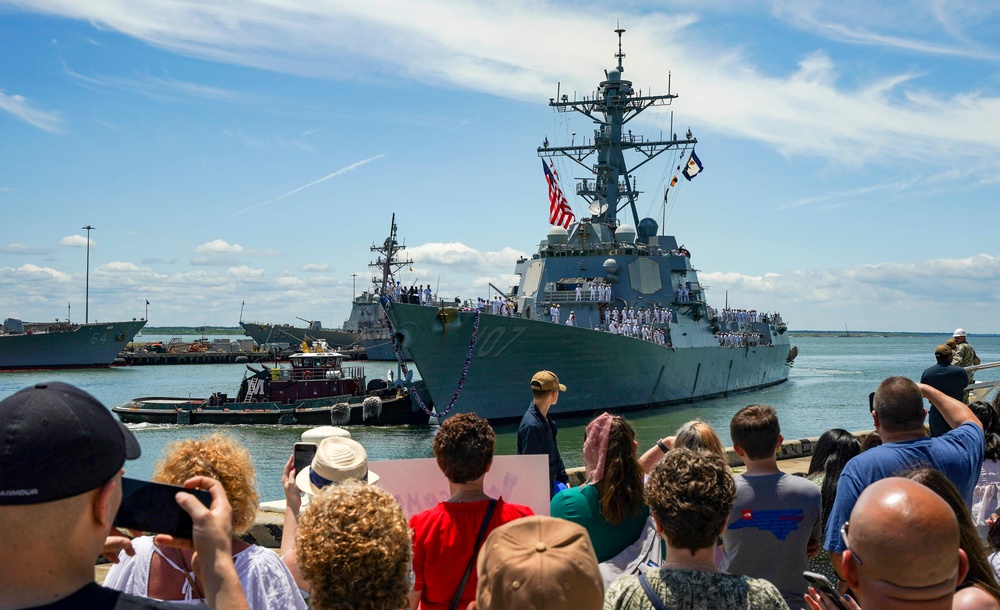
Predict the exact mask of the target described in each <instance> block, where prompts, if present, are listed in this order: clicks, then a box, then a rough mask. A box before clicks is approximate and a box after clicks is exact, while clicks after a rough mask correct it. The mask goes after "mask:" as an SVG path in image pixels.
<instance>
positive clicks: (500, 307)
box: [476, 296, 517, 316]
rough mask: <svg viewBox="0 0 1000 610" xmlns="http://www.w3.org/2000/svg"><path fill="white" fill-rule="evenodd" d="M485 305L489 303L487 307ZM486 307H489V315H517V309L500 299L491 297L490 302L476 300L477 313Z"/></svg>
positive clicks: (481, 299) (479, 298) (478, 298)
mask: <svg viewBox="0 0 1000 610" xmlns="http://www.w3.org/2000/svg"><path fill="white" fill-rule="evenodd" d="M487 303H489V305H487ZM487 307H489V309H490V313H492V314H493V315H495V316H509V315H511V314H512V313H517V307H516V306H515V304H514V303H513V302H511V301H508V300H507V299H503V298H500V297H499V296H495V297H493V300H492V301H487V300H486V299H484V298H482V297H477V298H476V310H477V311H483V310H485V309H486V308H487Z"/></svg>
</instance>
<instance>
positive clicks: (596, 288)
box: [574, 282, 611, 302]
mask: <svg viewBox="0 0 1000 610" xmlns="http://www.w3.org/2000/svg"><path fill="white" fill-rule="evenodd" d="M583 294H584V293H583V284H577V285H576V290H575V295H574V296H576V300H577V301H582V300H583ZM589 294H590V297H589V298H588V299H587V300H588V301H603V302H608V301H610V300H611V284H604V283H596V282H591V283H590V288H589Z"/></svg>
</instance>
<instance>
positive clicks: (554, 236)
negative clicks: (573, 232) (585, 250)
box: [548, 227, 569, 246]
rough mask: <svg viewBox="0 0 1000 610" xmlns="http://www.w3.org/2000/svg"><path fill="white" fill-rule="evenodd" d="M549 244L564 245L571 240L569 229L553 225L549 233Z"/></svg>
mask: <svg viewBox="0 0 1000 610" xmlns="http://www.w3.org/2000/svg"><path fill="white" fill-rule="evenodd" d="M548 240H549V245H551V246H562V245H564V244H565V243H566V242H567V241H569V231H567V230H566V229H564V228H562V227H552V228H551V229H549V234H548Z"/></svg>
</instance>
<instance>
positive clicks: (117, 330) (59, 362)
mask: <svg viewBox="0 0 1000 610" xmlns="http://www.w3.org/2000/svg"><path fill="white" fill-rule="evenodd" d="M145 324H146V321H145V320H132V321H131V322H101V323H98V322H93V323H90V324H73V323H70V322H22V321H21V320H18V319H15V318H7V319H6V320H4V323H3V326H0V370H4V371H8V370H17V369H65V368H94V367H106V366H110V365H111V364H112V363H113V362H114V360H115V358H117V357H118V354H119V353H120V352H121V351H122V350H123V349H125V346H126V345H128V343H129V342H130V341H131V340H132V339H133V338H134V337H135V335H136V333H138V332H139V330H140V329H142V327H143V326H144V325H145Z"/></svg>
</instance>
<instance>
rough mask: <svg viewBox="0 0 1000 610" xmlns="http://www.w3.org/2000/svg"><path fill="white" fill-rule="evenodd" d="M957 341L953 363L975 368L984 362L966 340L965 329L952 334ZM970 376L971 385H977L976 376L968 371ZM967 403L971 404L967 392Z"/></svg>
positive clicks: (958, 329)
mask: <svg viewBox="0 0 1000 610" xmlns="http://www.w3.org/2000/svg"><path fill="white" fill-rule="evenodd" d="M952 337H953V338H954V339H955V345H956V347H955V354H954V355H953V356H952V357H951V363H952V364H953V365H956V366H960V367H963V368H964V367H967V366H975V365H977V364H979V363H980V362H982V361H981V360H980V359H979V356H977V355H976V349H975V348H974V347H972V344H971V343H969V342H968V341H967V340H966V336H965V329H962V328H956V329H955V332H954V333H953V334H952ZM966 372H967V373H968V375H969V384H970V385H971V384H973V383H975V380H974V379H973V377H975V374H974V373H973V372H972V371H966ZM965 402H969V392H968V391H966V392H965Z"/></svg>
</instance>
